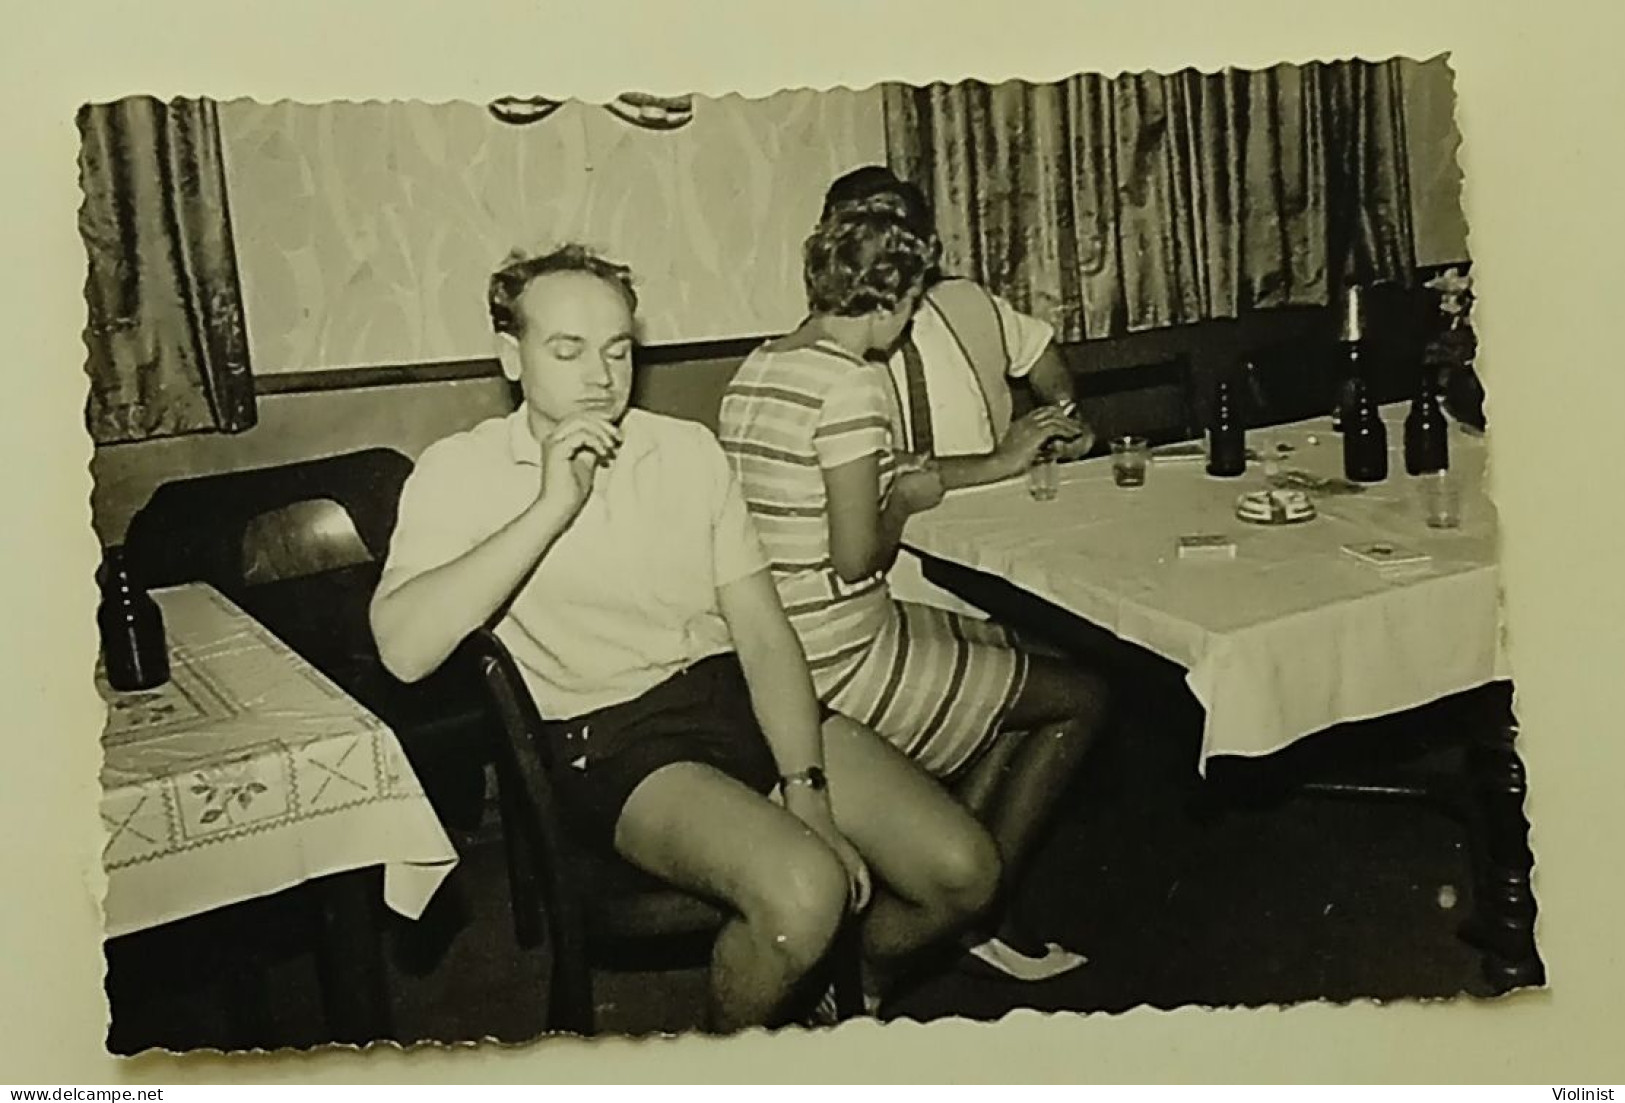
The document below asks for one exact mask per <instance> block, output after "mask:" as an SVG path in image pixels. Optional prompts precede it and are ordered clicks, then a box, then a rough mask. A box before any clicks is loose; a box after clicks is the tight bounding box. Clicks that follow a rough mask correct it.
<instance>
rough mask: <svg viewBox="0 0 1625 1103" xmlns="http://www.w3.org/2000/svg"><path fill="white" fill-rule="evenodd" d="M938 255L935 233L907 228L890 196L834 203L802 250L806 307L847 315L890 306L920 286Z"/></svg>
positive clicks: (939, 248) (901, 208) (902, 211)
mask: <svg viewBox="0 0 1625 1103" xmlns="http://www.w3.org/2000/svg"><path fill="white" fill-rule="evenodd" d="M941 254H942V244H941V242H940V241H939V240H938V239H937V237H936V235H935V234H922V233H921V232H920V231H919V230H918V229H916V228H915V227H913V226H912V225H911V224H910V220H909V218H908V212H907V211H906V210H905V208H904V205H903V204H902V203H901V202H900V201H899V200H898V199H897V198H896V197H894V196H890V195H873V196H869V197H868V198H865V199H860V200H855V201H853V202H850V203H839V204H836V205H835V206H833V207H832V208H831V209H830V210H829V212H828V213H827V214H826V215H825V216H824V218H823V219H822V220H821V221H820V222H819V224H818V226H817V227H816V228H815V229H814V230H813V232H812V236H810V237H809V238H807V242H806V245H805V246H804V247H803V249H802V274H803V279H804V281H805V283H806V288H807V306H808V308H809V309H810V310H812V311H813V312H814V313H815V314H833V315H837V316H840V317H848V318H851V317H858V316H860V315H863V314H870V313H873V312H875V311H889V310H896V309H897V307H898V306H899V305H900V304H901V303H902V302H903V300H904V299H905V298H906V297H907V296H908V294H909V293H910V292H912V291H915V290H917V289H918V288H920V287H922V286H924V284H925V283H926V281H927V278H928V276H929V274H930V273H931V272H932V271H933V270H934V269H935V268H936V266H937V263H938V261H939V260H940V258H941Z"/></svg>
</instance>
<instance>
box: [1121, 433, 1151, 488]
mask: <svg viewBox="0 0 1625 1103" xmlns="http://www.w3.org/2000/svg"><path fill="white" fill-rule="evenodd" d="M1150 459H1151V450H1150V447H1149V446H1148V445H1147V443H1146V440H1145V438H1144V437H1118V438H1116V439H1115V440H1113V441H1112V479H1113V481H1115V482H1116V483H1117V485H1118V486H1144V485H1145V468H1146V464H1147V463H1149V462H1150Z"/></svg>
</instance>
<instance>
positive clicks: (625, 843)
mask: <svg viewBox="0 0 1625 1103" xmlns="http://www.w3.org/2000/svg"><path fill="white" fill-rule="evenodd" d="M615 848H616V850H618V851H619V852H620V853H621V855H622V856H623V857H625V858H626V859H627V860H628V861H630V862H631V863H632V864H634V865H636V866H638V867H639V868H641V869H644V870H646V871H648V872H649V873H651V874H653V875H654V876H656V877H659V878H661V879H662V880H665V881H669V882H671V883H672V884H674V885H677V886H679V887H680V888H683V889H686V890H688V891H690V892H694V893H696V894H699V895H702V896H706V897H709V898H711V899H714V900H717V901H719V902H721V903H723V904H724V905H725V906H727V907H729V908H731V909H732V910H733V911H734V912H735V913H736V917H735V918H733V919H732V920H730V921H729V922H728V923H727V924H726V925H725V926H724V927H723V929H722V932H721V933H720V934H719V935H718V937H717V940H716V945H715V948H714V949H713V951H712V957H711V1009H710V1010H711V1015H710V1018H711V1028H712V1029H713V1030H715V1031H717V1032H719V1033H731V1032H733V1031H737V1030H742V1029H745V1028H747V1027H752V1026H762V1025H777V1024H779V1023H780V1022H781V1021H782V1019H783V1017H784V1016H785V1014H786V1012H787V1010H788V1008H789V1006H790V1004H791V1001H792V999H793V998H794V996H795V995H796V994H797V986H798V984H799V982H800V981H801V980H802V979H803V978H804V977H805V976H806V975H807V974H808V973H809V972H810V971H812V969H813V968H814V967H815V966H816V965H817V964H818V963H819V961H820V960H821V959H822V958H823V957H824V955H825V953H826V952H827V950H828V949H829V945H830V942H831V941H832V940H833V938H834V936H835V932H836V930H837V928H838V927H839V926H840V923H841V920H842V919H843V917H844V916H845V913H846V904H847V877H846V872H845V870H844V869H843V868H842V866H841V864H840V862H839V861H838V860H837V859H836V857H835V855H834V852H833V851H831V850H830V849H829V848H828V847H827V846H825V845H824V843H823V842H822V840H820V839H819V838H818V836H817V835H815V834H813V832H812V831H811V830H809V829H808V828H806V827H805V826H804V825H803V824H802V823H801V821H799V820H797V819H796V818H795V817H794V816H792V815H791V814H790V813H788V812H786V811H785V810H784V809H783V808H781V807H779V806H777V805H775V804H773V803H772V802H771V801H769V800H768V799H767V798H765V797H763V796H762V795H761V794H759V793H756V792H753V791H752V790H751V789H750V788H748V787H747V786H745V785H742V784H741V783H739V782H738V781H736V780H734V779H733V778H730V777H728V776H727V775H725V774H723V773H721V772H720V771H718V770H715V769H713V768H711V767H709V766H703V765H700V764H698V763H688V762H684V763H675V764H673V765H671V766H667V767H665V768H663V769H661V770H658V771H656V772H655V773H653V774H651V775H649V777H647V778H646V779H644V781H643V783H642V784H640V785H639V786H638V787H637V789H636V790H634V791H633V793H632V796H631V798H630V799H629V800H628V801H627V802H626V807H625V808H624V809H623V810H622V812H621V818H620V821H619V823H618V824H617V825H616V831H615Z"/></svg>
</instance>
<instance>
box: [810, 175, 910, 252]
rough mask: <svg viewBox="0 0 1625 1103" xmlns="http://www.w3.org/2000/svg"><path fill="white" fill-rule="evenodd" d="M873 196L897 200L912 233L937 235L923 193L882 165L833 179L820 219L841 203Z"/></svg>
mask: <svg viewBox="0 0 1625 1103" xmlns="http://www.w3.org/2000/svg"><path fill="white" fill-rule="evenodd" d="M877 195H885V196H891V197H892V198H894V199H895V200H897V202H898V203H899V204H901V205H902V211H903V214H902V217H903V220H904V221H905V222H907V223H908V225H909V227H910V228H911V229H912V230H913V231H914V232H915V233H916V234H918V235H920V236H921V237H930V236H932V235H934V234H935V233H936V232H937V228H936V219H935V218H933V217H932V214H931V204H930V202H929V201H928V200H927V199H926V198H925V192H923V191H921V190H920V188H919V185H917V184H915V183H913V182H912V181H909V180H901V179H899V178H898V177H897V174H896V173H894V172H892V170H891V169H889V168H887V167H886V166H884V165H863V166H861V167H859V168H855V169H853V170H852V171H851V172H848V173H846V174H845V175H843V176H838V177H836V178H835V182H834V183H832V184H830V186H829V190H828V191H827V192H825V193H824V213H823V215H822V217H823V218H828V217H829V216H830V213H831V212H832V211H834V210H835V208H837V207H839V206H842V205H843V204H847V203H861V202H863V201H864V200H866V199H873V198H874V197H875V196H877Z"/></svg>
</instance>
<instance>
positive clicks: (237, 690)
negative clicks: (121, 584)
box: [97, 585, 457, 937]
mask: <svg viewBox="0 0 1625 1103" xmlns="http://www.w3.org/2000/svg"><path fill="white" fill-rule="evenodd" d="M153 596H154V598H155V599H156V600H157V601H158V604H159V607H160V608H161V609H162V610H163V614H164V621H165V627H166V629H167V632H168V638H169V648H170V673H171V678H170V681H169V683H168V684H167V685H165V686H162V687H160V688H159V689H156V690H153V691H151V692H146V693H135V694H119V693H114V692H113V691H112V690H111V689H109V688H108V686H107V683H106V681H105V678H104V676H103V675H102V673H101V672H100V671H98V672H97V684H98V687H99V688H100V689H101V692H102V695H103V697H104V698H105V699H106V700H107V701H108V703H109V715H108V724H107V728H106V730H105V733H104V735H103V739H102V745H103V751H104V758H103V770H102V790H103V794H102V802H101V813H102V822H103V824H104V826H105V829H106V833H107V841H106V844H105V846H104V847H103V850H102V862H103V866H104V867H105V869H106V871H107V878H108V885H107V896H106V900H105V904H104V907H105V913H106V932H107V934H108V936H109V937H112V936H116V935H121V934H125V933H128V932H130V931H138V930H142V929H144V928H147V927H152V926H156V925H158V924H161V923H167V922H170V921H171V920H175V919H180V918H182V917H184V916H188V915H194V914H196V913H198V912H203V911H208V910H210V909H211V908H217V907H221V906H223V905H226V904H231V903H235V902H237V901H240V900H246V899H249V898H252V897H256V896H264V895H267V894H270V893H274V892H278V891H281V890H282V889H286V888H289V887H292V886H293V885H297V884H299V883H301V882H303V881H307V880H311V879H313V878H317V877H323V876H326V875H328V874H331V873H338V872H341V871H345V870H351V869H359V868H362V867H365V866H371V865H380V864H381V865H383V867H384V898H385V902H386V903H387V904H388V906H389V907H390V908H391V909H393V910H394V911H396V912H399V913H400V914H402V915H405V916H408V917H410V918H416V917H417V916H419V915H420V914H422V911H423V909H424V907H425V906H426V905H427V904H428V902H429V899H430V897H432V896H433V895H434V893H435V891H436V889H438V888H439V886H440V883H441V882H442V881H443V880H444V879H445V877H446V875H447V874H448V873H450V872H451V869H452V867H453V866H454V865H455V864H456V862H457V852H456V850H455V849H454V848H453V847H452V845H451V841H450V839H448V838H447V836H446V833H445V831H444V830H443V829H442V827H441V825H440V822H439V820H438V819H436V817H435V814H434V811H433V809H432V808H431V807H430V806H429V802H428V800H427V799H426V798H425V797H424V795H423V791H422V789H421V788H420V787H419V785H418V782H417V778H416V776H415V775H414V774H413V773H412V768H411V766H410V765H409V764H408V763H407V761H406V757H405V755H404V753H403V752H402V750H401V747H400V743H399V742H398V741H397V740H396V738H395V735H394V733H392V732H391V731H390V730H389V729H388V728H387V727H385V726H384V724H383V723H382V722H381V721H380V720H378V719H377V718H376V717H375V716H373V715H372V714H371V713H369V712H367V711H366V710H365V709H363V708H362V707H361V706H360V705H358V704H357V703H356V702H355V701H354V700H352V699H351V698H350V697H348V696H347V695H346V694H345V693H344V692H343V691H342V690H340V689H339V688H338V687H337V686H335V685H333V683H332V682H331V681H329V680H328V679H327V678H326V677H324V676H323V675H322V674H321V673H319V672H318V671H316V670H315V669H314V668H312V667H311V666H310V665H309V664H308V663H307V662H305V661H304V660H303V659H301V658H300V657H299V656H298V655H296V654H294V653H293V652H292V651H290V650H289V649H288V648H287V646H286V645H284V644H283V643H282V642H281V641H280V640H278V639H277V638H276V637H275V636H273V635H272V634H271V633H270V632H269V631H267V630H266V629H265V628H264V627H263V626H261V625H260V624H259V623H258V622H256V621H255V620H253V619H252V618H251V617H249V616H248V615H247V614H246V613H244V612H243V611H242V610H240V609H238V608H237V607H236V606H235V605H233V604H232V603H231V602H230V601H228V600H227V599H226V598H224V597H223V596H221V595H220V594H219V593H218V592H217V591H215V590H213V589H211V588H209V587H207V586H202V585H188V586H182V587H177V588H174V589H170V590H161V591H158V592H156V593H154V595H153Z"/></svg>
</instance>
